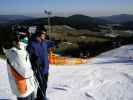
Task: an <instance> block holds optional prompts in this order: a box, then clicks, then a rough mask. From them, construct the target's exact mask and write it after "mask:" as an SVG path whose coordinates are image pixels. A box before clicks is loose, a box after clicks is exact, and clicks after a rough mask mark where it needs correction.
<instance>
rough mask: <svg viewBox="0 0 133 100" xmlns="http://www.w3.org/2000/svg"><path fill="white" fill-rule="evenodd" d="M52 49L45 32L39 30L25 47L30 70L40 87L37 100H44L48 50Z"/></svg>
mask: <svg viewBox="0 0 133 100" xmlns="http://www.w3.org/2000/svg"><path fill="white" fill-rule="evenodd" d="M52 47H54V43H53V42H52V41H50V40H46V30H45V29H40V28H39V29H37V31H36V33H35V34H34V36H33V37H32V39H31V41H30V42H29V45H28V47H27V50H28V52H29V55H30V60H31V64H32V68H33V70H34V73H35V74H36V77H37V80H38V82H39V85H40V88H39V89H38V92H37V100H46V89H47V81H48V74H49V62H48V49H49V48H52Z"/></svg>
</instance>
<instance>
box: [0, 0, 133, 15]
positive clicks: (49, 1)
mask: <svg viewBox="0 0 133 100" xmlns="http://www.w3.org/2000/svg"><path fill="white" fill-rule="evenodd" d="M44 9H47V10H50V11H51V12H52V14H53V15H59V16H68V15H72V14H85V15H89V16H108V15H114V14H133V0H0V14H21V15H32V16H45V14H44V13H43V11H44Z"/></svg>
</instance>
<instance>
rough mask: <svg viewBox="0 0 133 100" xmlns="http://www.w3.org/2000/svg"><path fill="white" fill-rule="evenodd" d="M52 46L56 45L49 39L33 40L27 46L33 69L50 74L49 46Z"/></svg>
mask: <svg viewBox="0 0 133 100" xmlns="http://www.w3.org/2000/svg"><path fill="white" fill-rule="evenodd" d="M51 47H54V43H53V42H52V41H49V40H45V41H44V42H41V43H40V42H38V41H37V40H32V41H30V43H29V45H28V47H27V50H28V52H29V55H30V60H31V64H32V68H33V70H36V69H37V70H39V72H40V73H41V74H42V75H44V74H48V71H49V62H48V48H51ZM38 67H39V68H38Z"/></svg>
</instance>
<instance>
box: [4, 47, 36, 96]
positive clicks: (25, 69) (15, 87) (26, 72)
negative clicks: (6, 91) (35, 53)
mask: <svg viewBox="0 0 133 100" xmlns="http://www.w3.org/2000/svg"><path fill="white" fill-rule="evenodd" d="M4 53H5V54H6V57H7V68H8V76H9V83H10V86H11V89H12V92H13V93H14V94H15V95H16V96H17V97H27V96H28V95H30V94H31V93H32V92H34V91H36V90H37V84H36V82H35V78H34V74H33V71H32V68H31V63H30V61H29V56H28V53H27V51H26V50H25V49H24V47H23V48H21V49H17V48H15V47H12V48H10V49H4Z"/></svg>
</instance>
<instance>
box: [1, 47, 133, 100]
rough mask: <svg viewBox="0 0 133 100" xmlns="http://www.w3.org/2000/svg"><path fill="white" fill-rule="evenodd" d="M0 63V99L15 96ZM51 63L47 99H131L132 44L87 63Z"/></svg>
mask: <svg viewBox="0 0 133 100" xmlns="http://www.w3.org/2000/svg"><path fill="white" fill-rule="evenodd" d="M0 62H1V63H0V98H1V97H4V98H14V96H13V95H12V94H11V91H8V90H10V87H9V83H8V76H7V71H6V67H5V66H6V64H5V61H4V60H0ZM50 66H51V67H50V75H49V81H48V89H47V96H48V98H49V100H133V95H132V93H133V45H127V46H122V47H120V48H117V49H114V50H111V51H109V52H105V53H103V54H101V55H99V56H98V57H96V58H93V59H91V60H89V61H88V63H87V64H81V65H50ZM13 100H14V99H13Z"/></svg>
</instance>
